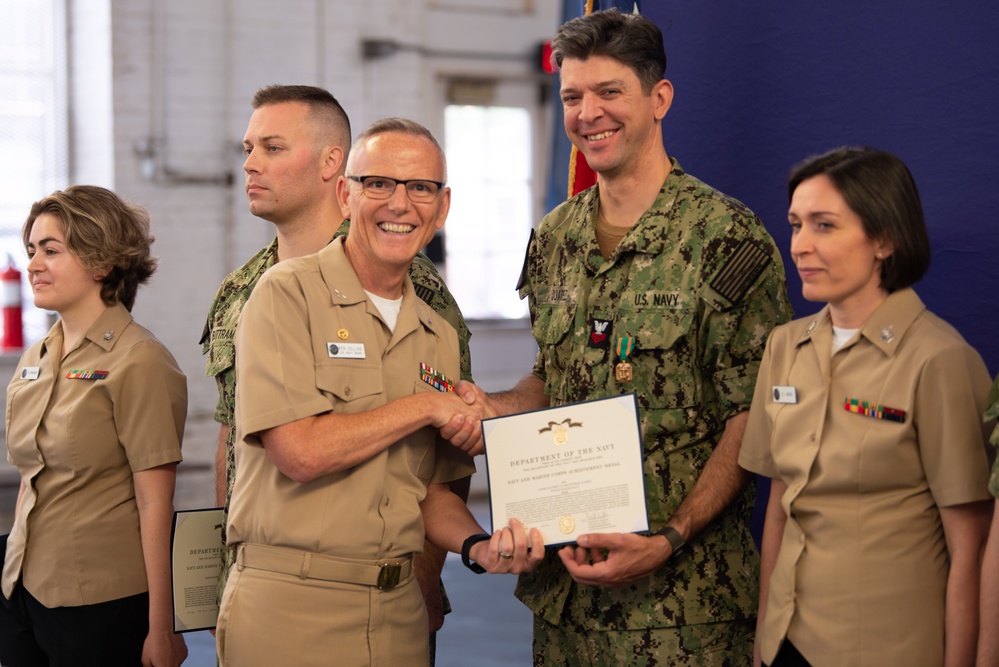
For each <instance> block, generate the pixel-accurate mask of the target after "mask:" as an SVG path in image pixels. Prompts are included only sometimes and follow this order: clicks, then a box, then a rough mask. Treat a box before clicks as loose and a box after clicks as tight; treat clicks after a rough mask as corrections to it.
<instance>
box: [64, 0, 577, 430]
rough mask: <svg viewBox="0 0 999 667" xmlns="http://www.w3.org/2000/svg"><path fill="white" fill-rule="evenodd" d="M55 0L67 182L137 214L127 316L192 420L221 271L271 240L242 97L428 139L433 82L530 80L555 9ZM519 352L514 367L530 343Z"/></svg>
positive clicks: (439, 88)
mask: <svg viewBox="0 0 999 667" xmlns="http://www.w3.org/2000/svg"><path fill="white" fill-rule="evenodd" d="M68 5H69V12H68V17H69V20H68V23H69V26H68V29H69V37H70V44H71V53H72V58H73V61H72V65H71V68H70V79H71V81H70V87H71V91H72V93H71V95H72V102H71V108H72V112H71V113H72V121H71V127H72V155H73V158H72V176H71V177H72V179H73V180H75V181H77V182H91V183H97V184H101V185H106V186H108V187H112V188H114V189H115V190H116V191H117V192H118V193H119V194H121V195H122V196H123V197H125V198H126V199H129V200H130V201H133V202H136V203H139V204H142V205H143V206H145V207H147V208H148V209H149V211H150V214H151V216H152V220H153V229H154V234H155V235H156V243H155V245H154V252H155V254H156V255H157V256H158V257H159V258H160V268H159V270H158V272H157V273H156V275H155V276H154V277H153V279H152V281H151V283H150V284H149V285H148V286H146V287H145V288H143V290H141V291H140V293H139V297H138V299H137V302H136V307H135V314H136V318H137V319H138V320H139V321H140V322H142V323H143V324H144V325H145V326H147V327H148V328H150V329H151V330H152V331H153V332H154V333H155V334H156V335H157V336H158V337H159V338H160V339H161V340H162V341H163V342H164V343H165V344H166V345H167V346H168V347H169V348H170V350H171V351H172V352H173V354H174V356H175V357H176V358H177V360H178V362H179V363H180V364H181V366H182V368H183V369H184V371H185V372H186V373H187V376H188V383H189V390H190V396H191V402H190V410H189V411H190V413H191V414H192V415H202V414H206V413H210V412H211V411H212V409H213V407H214V401H215V390H214V385H213V383H212V382H211V381H210V380H209V379H207V378H205V377H204V359H203V358H202V356H201V350H200V347H199V346H198V344H197V343H198V339H199V337H200V335H201V331H202V327H203V325H204V320H205V315H206V313H207V309H208V307H209V305H210V303H211V299H212V297H213V295H214V293H215V289H216V288H217V286H218V284H219V282H220V281H221V279H222V278H223V277H224V275H225V274H226V273H227V272H229V271H230V270H232V269H233V268H235V267H236V266H238V265H240V264H241V263H242V262H243V261H244V260H245V259H246V258H247V257H249V256H250V255H251V254H253V253H254V252H256V250H257V249H259V248H260V247H261V246H263V245H265V244H266V243H267V242H269V241H270V239H271V238H272V237H273V232H272V229H271V227H270V225H269V223H266V222H264V221H261V220H258V219H256V218H254V217H252V216H250V215H249V213H247V211H246V206H245V199H244V194H243V189H242V181H243V172H242V169H241V164H242V157H241V153H240V150H241V148H240V146H241V140H242V136H243V132H244V130H245V128H246V122H247V120H248V119H249V116H250V113H251V109H250V107H249V100H250V97H251V96H252V94H253V92H254V91H255V90H256V89H257V88H258V87H260V86H263V85H267V84H271V83H306V84H315V85H321V86H324V87H327V88H329V89H330V90H331V92H333V94H334V95H336V96H337V98H338V99H339V100H340V101H341V103H342V104H343V105H344V107H345V108H346V110H347V112H348V114H350V116H351V122H352V124H353V126H354V128H355V131H356V130H359V129H361V128H363V127H365V126H366V125H367V124H369V123H370V122H371V121H373V120H375V119H377V118H381V117H384V116H390V115H401V116H407V117H410V118H413V119H415V120H418V121H420V122H422V123H424V124H426V125H427V126H428V127H430V128H431V129H432V130H433V131H435V132H436V133H438V134H439V135H440V134H442V132H443V121H442V119H443V108H444V105H445V100H444V92H443V91H444V90H445V86H444V84H443V83H442V82H443V80H444V79H445V78H446V77H447V76H452V75H467V76H501V77H518V76H519V77H528V78H529V77H531V76H533V74H532V72H533V70H532V64H531V63H530V62H529V61H528V60H527V58H521V57H520V56H523V55H526V54H530V53H531V52H532V49H533V47H534V45H535V44H536V43H537V42H539V41H540V40H542V39H544V38H546V37H548V36H549V35H550V34H551V33H552V32H553V31H554V29H555V27H556V26H557V17H558V15H559V13H560V7H561V2H560V1H559V0H365V1H361V0H281V1H280V2H278V1H276V0H170V1H169V2H167V1H166V0H69V2H68ZM362 38H378V39H385V40H391V41H394V42H396V43H397V44H399V45H400V46H401V49H400V50H399V51H398V52H396V53H395V54H394V55H391V56H388V57H385V58H380V59H374V60H365V59H363V58H362V55H361V39H362ZM476 53H479V54H488V55H484V56H482V57H476V55H475V54H476ZM448 54H452V55H448ZM496 54H509V56H510V57H508V58H496V57H492V56H495V55H496ZM227 174H232V176H233V178H234V181H233V183H232V184H231V185H227V184H225V182H224V178H225V176H226V175H227ZM540 181H541V179H539V184H538V187H542V183H541V182H540ZM528 345H530V343H528ZM525 358H526V362H525V364H524V370H525V372H526V371H527V370H528V369H529V367H530V359H531V356H530V350H529V349H528V350H527V351H526V353H525Z"/></svg>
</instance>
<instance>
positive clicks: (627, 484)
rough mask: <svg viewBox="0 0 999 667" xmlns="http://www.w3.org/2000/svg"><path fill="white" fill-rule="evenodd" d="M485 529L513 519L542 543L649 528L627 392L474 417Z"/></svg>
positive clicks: (633, 409)
mask: <svg viewBox="0 0 999 667" xmlns="http://www.w3.org/2000/svg"><path fill="white" fill-rule="evenodd" d="M482 431H483V436H484V439H485V450H486V451H485V457H486V474H487V476H488V479H489V510H490V515H491V518H492V528H493V530H494V531H495V530H497V529H498V528H500V527H502V526H505V525H506V524H507V523H508V522H509V520H510V519H512V518H516V519H519V520H520V521H522V522H523V523H524V525H525V526H527V527H528V528H537V529H538V530H540V531H541V534H542V536H544V539H545V545H546V546H550V545H556V544H567V543H571V542H575V541H576V537H577V536H578V535H582V534H583V533H635V532H641V531H646V530H648V529H649V515H648V508H647V507H646V504H645V478H644V476H643V474H642V436H641V429H640V427H639V422H638V401H637V399H636V397H635V394H634V393H630V394H625V395H622V396H614V397H611V398H603V399H597V400H593V401H585V402H582V403H573V404H569V405H560V406H558V407H554V408H547V409H544V410H537V411H534V412H524V413H520V414H516V415H509V416H506V417H497V418H494V419H484V420H482Z"/></svg>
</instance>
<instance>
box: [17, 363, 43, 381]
mask: <svg viewBox="0 0 999 667" xmlns="http://www.w3.org/2000/svg"><path fill="white" fill-rule="evenodd" d="M38 371H39V367H38V366H25V367H24V368H22V369H21V379H22V380H37V379H38Z"/></svg>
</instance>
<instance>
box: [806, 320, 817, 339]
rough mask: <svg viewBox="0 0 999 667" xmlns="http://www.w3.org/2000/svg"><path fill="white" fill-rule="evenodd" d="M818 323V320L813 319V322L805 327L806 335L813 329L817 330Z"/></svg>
mask: <svg viewBox="0 0 999 667" xmlns="http://www.w3.org/2000/svg"><path fill="white" fill-rule="evenodd" d="M816 324H818V322H816V321H815V320H812V322H811V324H809V325H808V328H807V329H805V335H806V336H807V335H809V334H810V333H812V332H813V331H815V325H816Z"/></svg>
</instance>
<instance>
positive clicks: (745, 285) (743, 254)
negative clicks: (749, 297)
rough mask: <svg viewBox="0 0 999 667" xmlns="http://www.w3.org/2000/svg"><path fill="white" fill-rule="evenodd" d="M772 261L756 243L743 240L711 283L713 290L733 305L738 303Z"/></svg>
mask: <svg viewBox="0 0 999 667" xmlns="http://www.w3.org/2000/svg"><path fill="white" fill-rule="evenodd" d="M770 261H771V260H770V255H768V254H767V253H766V252H765V251H764V250H763V249H762V248H760V246H758V245H757V244H756V243H755V242H754V241H751V240H749V239H743V240H742V243H740V244H739V247H738V248H736V249H735V252H733V253H732V256H731V257H729V258H728V261H727V262H726V263H725V266H723V267H722V270H721V271H719V272H718V273H717V275H715V277H714V279H713V280H712V281H711V288H712V289H713V290H715V291H716V292H718V293H719V294H721V295H722V296H723V297H725V298H726V299H728V300H729V301H731V302H732V303H738V302H739V301H741V300H742V297H744V296H746V292H748V291H749V288H750V287H751V286H752V285H753V283H754V282H756V279H757V278H759V277H760V274H761V273H763V269H765V268H767V264H769V263H770Z"/></svg>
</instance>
